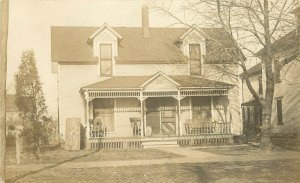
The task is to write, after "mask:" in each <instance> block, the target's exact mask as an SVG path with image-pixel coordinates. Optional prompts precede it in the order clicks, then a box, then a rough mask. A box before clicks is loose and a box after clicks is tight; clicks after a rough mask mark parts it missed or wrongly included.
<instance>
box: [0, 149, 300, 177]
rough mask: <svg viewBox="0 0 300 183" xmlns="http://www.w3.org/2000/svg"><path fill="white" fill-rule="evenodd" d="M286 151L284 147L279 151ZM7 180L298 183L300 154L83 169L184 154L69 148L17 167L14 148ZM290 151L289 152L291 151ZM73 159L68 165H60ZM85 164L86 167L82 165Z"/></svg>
mask: <svg viewBox="0 0 300 183" xmlns="http://www.w3.org/2000/svg"><path fill="white" fill-rule="evenodd" d="M195 151H196V152H197V151H202V152H210V153H214V154H220V155H228V156H239V157H240V158H241V157H243V156H242V155H245V154H247V155H249V154H253V155H254V156H257V155H258V156H259V155H260V153H261V152H260V151H259V149H257V148H255V147H251V146H235V147H214V148H213V147H211V148H210V147H209V148H197V149H195ZM278 151H279V152H280V153H286V151H284V150H278ZM8 152H9V153H8V155H7V163H8V166H7V169H6V172H7V183H13V182H14V183H29V182H37V183H60V182H62V183H81V182H87V183H92V182H93V183H98V182H100V183H101V182H104V183H105V182H109V183H110V182H112V183H117V182H122V183H123V182H124V183H134V182H138V183H139V182H153V183H157V182H166V183H169V182H170V183H172V182H184V183H188V182H196V183H198V182H199V183H201V182H202V183H207V182H208V183H214V182H216V183H235V182H236V183H240V182H266V183H269V182H270V183H271V182H272V183H273V182H275V183H281V182H284V183H298V182H300V176H299V175H298V174H299V172H300V158H295V159H290V158H289V159H285V160H272V161H270V160H263V161H227V162H226V161H223V160H221V161H219V162H205V163H181V164H179V163H177V164H162V165H135V166H115V167H114V166H109V167H101V168H99V167H98V168H79V167H76V164H72V163H73V162H76V163H81V162H82V163H89V162H91V161H98V162H97V163H101V161H111V162H112V163H113V162H114V161H118V160H149V159H161V158H170V159H171V158H181V157H182V156H180V155H177V154H173V153H169V152H166V151H163V150H158V149H132V150H125V149H120V150H101V151H85V150H82V151H66V150H63V149H58V148H56V149H47V150H44V151H43V152H42V154H41V157H40V159H36V157H35V156H34V155H33V154H32V153H30V152H25V153H23V155H22V164H21V165H15V162H14V161H15V160H14V158H15V157H14V156H15V154H14V151H13V149H8ZM287 155H288V154H287ZM64 163H70V164H68V166H60V165H61V164H64ZM81 167H82V166H81Z"/></svg>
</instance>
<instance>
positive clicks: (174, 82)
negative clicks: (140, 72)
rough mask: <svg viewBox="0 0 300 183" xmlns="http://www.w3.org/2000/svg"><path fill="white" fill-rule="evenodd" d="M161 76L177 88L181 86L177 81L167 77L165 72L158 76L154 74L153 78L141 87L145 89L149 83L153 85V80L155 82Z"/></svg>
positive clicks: (158, 73)
mask: <svg viewBox="0 0 300 183" xmlns="http://www.w3.org/2000/svg"><path fill="white" fill-rule="evenodd" d="M159 76H162V77H163V78H165V79H167V80H168V81H170V82H171V83H173V84H174V85H176V86H179V85H180V84H178V83H177V82H176V81H174V80H173V79H171V78H170V77H169V76H167V75H165V74H164V73H163V72H157V73H156V74H154V75H153V76H151V78H149V79H148V80H147V81H145V82H144V83H143V84H142V85H141V87H145V86H146V85H148V84H149V83H151V82H152V81H153V80H155V79H156V78H157V77H159Z"/></svg>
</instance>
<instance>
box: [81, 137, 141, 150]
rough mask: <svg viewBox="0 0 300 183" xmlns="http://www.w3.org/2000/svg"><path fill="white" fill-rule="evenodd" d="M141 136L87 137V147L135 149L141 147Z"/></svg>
mask: <svg viewBox="0 0 300 183" xmlns="http://www.w3.org/2000/svg"><path fill="white" fill-rule="evenodd" d="M141 144H142V141H141V138H130V139H129V138H99V139H89V140H88V142H87V146H86V148H87V149H123V148H124V149H136V148H141Z"/></svg>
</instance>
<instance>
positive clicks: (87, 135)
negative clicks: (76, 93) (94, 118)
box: [84, 91, 90, 140]
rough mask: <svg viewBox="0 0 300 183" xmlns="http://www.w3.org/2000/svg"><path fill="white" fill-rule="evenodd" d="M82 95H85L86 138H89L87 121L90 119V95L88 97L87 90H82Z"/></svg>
mask: <svg viewBox="0 0 300 183" xmlns="http://www.w3.org/2000/svg"><path fill="white" fill-rule="evenodd" d="M84 96H85V102H86V120H85V126H86V131H85V132H86V139H87V140H88V139H90V123H89V119H90V105H89V103H90V97H89V93H88V91H86V92H84Z"/></svg>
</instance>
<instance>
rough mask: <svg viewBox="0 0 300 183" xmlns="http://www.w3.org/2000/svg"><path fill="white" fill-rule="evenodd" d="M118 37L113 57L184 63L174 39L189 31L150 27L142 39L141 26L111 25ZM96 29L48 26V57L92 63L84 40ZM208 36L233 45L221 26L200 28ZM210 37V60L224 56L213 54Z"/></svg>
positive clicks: (208, 43)
mask: <svg viewBox="0 0 300 183" xmlns="http://www.w3.org/2000/svg"><path fill="white" fill-rule="evenodd" d="M112 29H113V30H114V31H115V32H116V33H117V34H119V35H120V36H122V39H120V40H119V47H118V53H119V56H118V57H116V58H115V60H116V62H117V63H118V64H122V63H130V62H131V63H185V62H186V61H187V58H186V57H185V56H184V55H183V53H182V52H181V51H180V49H179V48H178V47H177V46H176V44H175V42H176V41H178V39H179V38H180V37H181V36H182V35H183V34H184V33H185V32H186V31H188V30H189V28H150V29H149V30H150V37H149V38H147V39H145V38H144V37H143V34H142V28H138V27H112ZM97 31H99V27H51V59H52V62H95V61H97V59H96V58H95V57H94V55H93V49H92V47H91V45H89V44H88V43H87V42H88V39H89V38H90V37H91V35H93V34H95V33H96V32H97ZM201 31H203V32H205V34H206V35H208V37H211V38H213V39H214V40H220V42H222V43H223V44H224V45H226V46H228V48H234V44H233V41H232V40H231V38H230V36H228V34H227V33H226V32H225V31H224V30H223V29H221V28H201ZM213 39H207V43H206V46H207V48H209V49H207V54H208V59H207V60H208V61H209V58H211V57H212V56H211V57H209V55H214V58H213V59H214V60H216V59H221V58H224V57H223V56H219V57H218V56H217V53H216V52H215V51H213V52H210V51H209V50H211V49H215V48H216V46H215V45H214V41H213Z"/></svg>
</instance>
